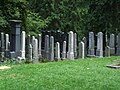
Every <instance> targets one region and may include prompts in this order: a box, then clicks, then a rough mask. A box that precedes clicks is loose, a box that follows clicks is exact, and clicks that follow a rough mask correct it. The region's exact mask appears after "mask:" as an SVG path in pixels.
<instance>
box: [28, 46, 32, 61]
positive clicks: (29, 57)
mask: <svg viewBox="0 0 120 90" xmlns="http://www.w3.org/2000/svg"><path fill="white" fill-rule="evenodd" d="M27 57H28V61H29V62H32V45H31V44H29V46H28V56H27Z"/></svg>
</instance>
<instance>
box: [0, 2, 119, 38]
mask: <svg viewBox="0 0 120 90" xmlns="http://www.w3.org/2000/svg"><path fill="white" fill-rule="evenodd" d="M11 19H20V20H22V30H25V31H26V32H27V33H28V34H32V35H35V34H38V33H40V32H41V30H61V31H64V32H67V31H70V30H72V31H74V32H76V33H77V34H78V35H79V37H82V36H84V35H86V34H88V32H89V31H93V32H95V33H97V32H99V31H102V32H104V33H115V34H116V33H118V32H119V31H120V0H2V1H1V2H0V30H1V31H4V32H8V31H9V30H10V27H9V20H11Z"/></svg>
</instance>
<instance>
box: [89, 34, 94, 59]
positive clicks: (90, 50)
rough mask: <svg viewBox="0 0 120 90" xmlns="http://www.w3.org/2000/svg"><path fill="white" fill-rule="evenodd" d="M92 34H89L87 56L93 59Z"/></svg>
mask: <svg viewBox="0 0 120 90" xmlns="http://www.w3.org/2000/svg"><path fill="white" fill-rule="evenodd" d="M94 44H95V42H94V33H93V32H89V49H88V56H89V57H94V56H95V50H94Z"/></svg>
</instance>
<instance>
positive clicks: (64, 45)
mask: <svg viewBox="0 0 120 90" xmlns="http://www.w3.org/2000/svg"><path fill="white" fill-rule="evenodd" d="M64 59H66V41H64V42H63V51H62V60H64Z"/></svg>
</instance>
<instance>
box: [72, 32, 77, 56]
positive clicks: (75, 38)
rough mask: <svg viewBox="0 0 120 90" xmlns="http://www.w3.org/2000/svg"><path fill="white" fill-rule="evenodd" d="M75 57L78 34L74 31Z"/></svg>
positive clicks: (75, 54)
mask: <svg viewBox="0 0 120 90" xmlns="http://www.w3.org/2000/svg"><path fill="white" fill-rule="evenodd" d="M73 42H74V44H73V45H74V57H75V58H77V34H76V33H74V41H73Z"/></svg>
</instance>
